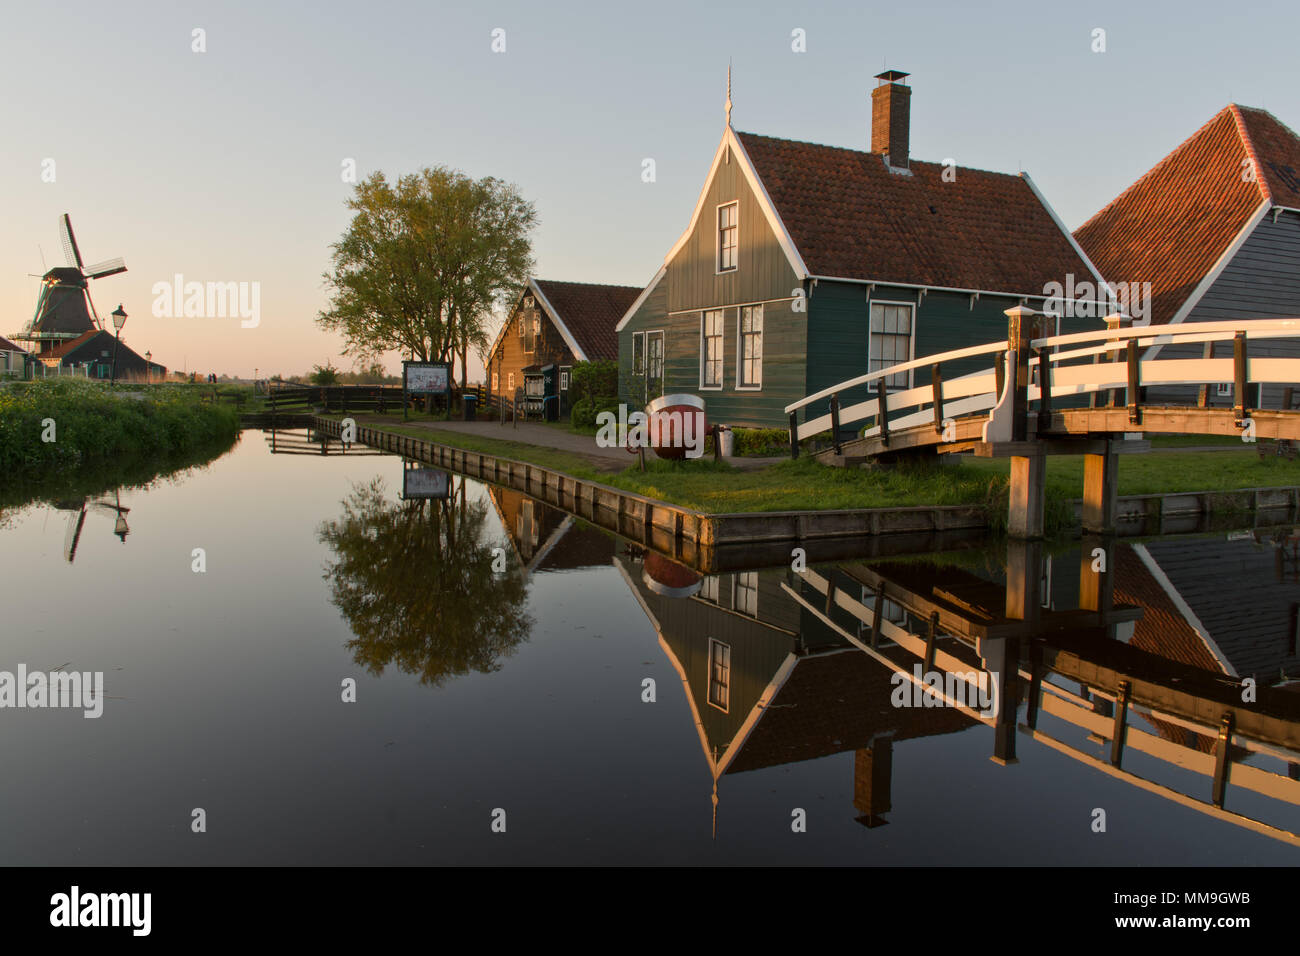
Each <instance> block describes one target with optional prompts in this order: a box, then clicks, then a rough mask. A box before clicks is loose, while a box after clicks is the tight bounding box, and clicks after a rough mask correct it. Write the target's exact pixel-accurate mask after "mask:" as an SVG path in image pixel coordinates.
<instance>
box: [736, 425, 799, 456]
mask: <svg viewBox="0 0 1300 956" xmlns="http://www.w3.org/2000/svg"><path fill="white" fill-rule="evenodd" d="M731 433H732V434H733V435H734V436H735V438H734V439H733V441H732V445H733V447H732V453H733V454H734V455H736V456H738V457H741V458H774V457H776V456H777V455H788V454H790V433H789V432H788V431H787V430H786V429H784V428H733V429H732V430H731Z"/></svg>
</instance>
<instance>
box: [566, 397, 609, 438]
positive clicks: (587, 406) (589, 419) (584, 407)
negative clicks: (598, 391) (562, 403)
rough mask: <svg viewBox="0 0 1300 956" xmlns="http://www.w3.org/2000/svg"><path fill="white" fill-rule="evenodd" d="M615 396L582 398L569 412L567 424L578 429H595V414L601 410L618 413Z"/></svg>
mask: <svg viewBox="0 0 1300 956" xmlns="http://www.w3.org/2000/svg"><path fill="white" fill-rule="evenodd" d="M618 406H619V400H618V399H617V398H584V399H583V400H582V401H580V402H578V403H577V404H576V405H574V406H573V409H572V410H571V411H570V412H569V424H570V425H572V426H573V428H575V429H577V430H580V431H592V432H594V431H595V430H596V416H597V415H599V414H600V413H601V412H613V413H614V414H615V415H617V414H618Z"/></svg>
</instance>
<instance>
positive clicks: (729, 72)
mask: <svg viewBox="0 0 1300 956" xmlns="http://www.w3.org/2000/svg"><path fill="white" fill-rule="evenodd" d="M727 125H728V126H730V125H731V61H730V60H728V61H727Z"/></svg>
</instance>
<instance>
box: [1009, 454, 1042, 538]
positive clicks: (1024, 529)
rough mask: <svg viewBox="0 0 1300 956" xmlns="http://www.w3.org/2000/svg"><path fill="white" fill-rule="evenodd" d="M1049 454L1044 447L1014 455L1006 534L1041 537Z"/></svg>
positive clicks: (1014, 536) (1017, 536)
mask: <svg viewBox="0 0 1300 956" xmlns="http://www.w3.org/2000/svg"><path fill="white" fill-rule="evenodd" d="M1046 473H1047V456H1046V455H1045V454H1043V453H1042V452H1041V451H1036V452H1033V453H1031V454H1028V455H1013V456H1012V457H1011V490H1010V491H1009V492H1008V499H1009V500H1008V508H1007V534H1008V535H1010V536H1011V537H1013V538H1041V537H1042V536H1043V510H1044V507H1045V495H1046V492H1047V482H1046Z"/></svg>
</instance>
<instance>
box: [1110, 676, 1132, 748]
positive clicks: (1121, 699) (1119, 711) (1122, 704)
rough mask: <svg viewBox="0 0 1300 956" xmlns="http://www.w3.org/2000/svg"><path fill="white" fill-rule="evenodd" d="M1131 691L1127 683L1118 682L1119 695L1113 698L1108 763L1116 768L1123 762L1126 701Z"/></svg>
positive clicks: (1125, 735)
mask: <svg viewBox="0 0 1300 956" xmlns="http://www.w3.org/2000/svg"><path fill="white" fill-rule="evenodd" d="M1132 690H1133V688H1132V686H1131V685H1130V684H1129V682H1128V681H1126V680H1122V681H1120V682H1119V694H1117V695H1116V697H1115V724H1114V727H1113V728H1112V730H1111V734H1110V763H1111V766H1113V767H1118V766H1120V765H1121V763H1123V760H1124V741H1125V738H1126V737H1127V736H1128V699H1129V694H1130V692H1131V691H1132Z"/></svg>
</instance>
